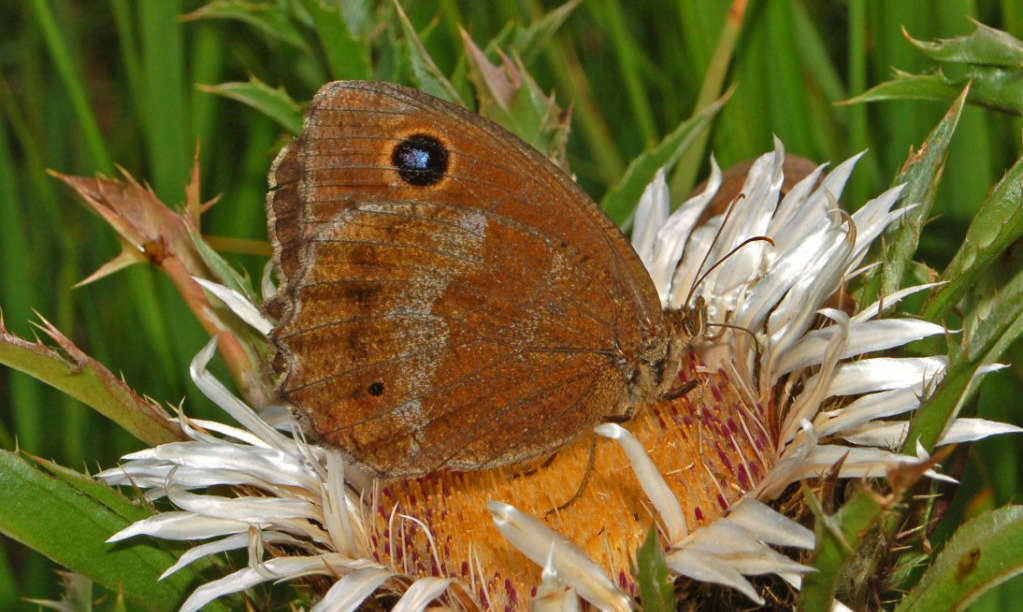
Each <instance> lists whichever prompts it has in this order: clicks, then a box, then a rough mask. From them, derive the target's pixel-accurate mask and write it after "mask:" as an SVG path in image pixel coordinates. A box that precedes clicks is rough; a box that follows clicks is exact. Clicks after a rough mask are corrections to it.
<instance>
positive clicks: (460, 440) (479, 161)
mask: <svg viewBox="0 0 1023 612" xmlns="http://www.w3.org/2000/svg"><path fill="white" fill-rule="evenodd" d="M424 137H425V138H432V139H435V141H436V142H438V143H440V145H441V147H443V149H444V152H445V155H446V167H445V168H444V172H443V175H439V176H438V177H436V178H437V180H436V182H433V183H431V184H411V183H409V182H408V181H407V180H406V179H404V178H403V177H402V175H401V174H400V173H399V171H398V169H397V168H396V166H395V163H396V162H395V160H396V157H395V156H396V155H397V154H396V153H395V148H396V147H398V146H399V144H400V143H403V142H407V141H409V139H413V141H415V139H417V138H418V139H422V138H424ZM270 182H271V192H270V194H269V196H268V198H267V200H268V205H267V209H268V215H269V228H270V235H271V240H272V242H273V245H274V258H275V263H276V265H277V268H278V273H279V276H280V283H281V284H280V288H279V290H278V294H277V296H276V297H275V298H274V299H273V300H271V302H270V303H269V304H268V311H269V312H270V313H271V314H273V315H275V316H277V317H278V323H277V326H276V327H275V329H274V331H273V333H272V341H273V343H274V344H275V346H276V348H277V350H278V353H277V356H276V358H275V370H276V371H277V372H278V373H279V374H281V378H280V381H279V384H278V388H279V391H280V393H281V395H282V396H283V398H285V399H286V400H288V401H289V402H291V403H292V404H294V405H295V406H297V407H298V408H299V409H300V411H301V412H302V414H304V415H305V416H306V417H308V421H309V424H310V426H311V428H312V430H313V431H314V432H315V433H316V434H317V435H318V436H319V437H320V438H321V439H322V440H324V441H326V442H328V443H331V444H334V445H337V446H338V447H341V448H342V449H344V450H346V451H347V453H348V454H349V455H350V456H351V457H352V458H353V459H354V460H355V461H357V462H358V463H359V464H361V465H362V466H363V467H366V468H369V469H371V470H373V471H374V472H376V473H377V474H378V475H381V476H386V477H403V476H417V475H422V474H426V473H429V472H432V471H434V470H438V469H455V470H469V469H482V468H487V467H494V466H497V465H502V464H508V463H513V462H516V461H521V460H524V459H527V458H530V457H534V456H537V455H540V454H542V453H546V452H549V451H551V450H553V449H555V448H557V447H558V446H559V445H561V444H563V443H564V442H565V441H567V440H568V439H569V438H571V437H573V436H574V435H576V434H577V433H579V432H580V431H581V430H583V429H584V428H585V427H586V426H587V425H590V424H593V423H594V422H596V421H597V420H598V419H599V418H600V417H601V416H605V415H608V414H609V413H610V412H611V411H612V410H613V407H614V406H615V404H616V403H617V402H618V401H619V400H620V399H621V397H622V395H623V393H624V392H625V389H626V385H627V382H628V381H627V380H626V378H627V376H628V374H627V364H626V362H627V361H628V360H629V359H631V358H633V356H634V355H635V354H636V353H637V352H638V351H639V350H640V347H641V346H643V345H644V343H648V342H649V340H650V338H651V337H653V336H656V335H657V334H659V333H661V332H660V329H661V325H662V319H661V314H660V308H659V303H658V300H657V295H656V291H655V289H654V287H653V284H652V283H651V281H650V280H649V277H648V275H647V273H646V271H645V269H644V268H643V266H642V263H641V262H640V261H639V258H638V257H637V256H636V255H635V253H634V252H633V251H632V249H631V248H630V247H629V245H628V244H627V242H626V241H625V239H624V237H623V236H622V234H621V232H620V231H619V230H618V229H617V228H616V227H615V226H614V225H613V224H612V223H611V222H610V220H608V219H607V218H606V217H605V216H604V215H603V213H601V212H600V211H599V210H598V208H597V207H596V205H595V204H593V202H592V201H590V200H589V199H588V198H587V197H586V195H585V194H584V193H583V192H582V191H581V190H580V189H579V188H578V187H577V186H576V185H575V183H573V182H572V181H571V180H570V179H569V178H568V177H566V176H565V175H564V174H563V173H562V172H561V171H559V170H558V169H557V168H556V167H554V166H553V165H552V164H551V163H549V162H548V161H547V160H546V159H544V158H543V157H542V156H541V155H540V154H539V153H537V152H536V151H535V150H533V149H532V148H531V147H529V146H528V145H526V144H524V143H523V142H521V141H520V140H518V139H517V138H516V137H515V136H513V135H511V134H509V133H508V132H506V131H505V130H503V129H502V128H500V127H499V126H497V125H495V124H493V123H490V122H488V121H485V120H483V119H481V118H479V117H477V116H476V115H473V114H471V113H469V112H467V111H465V110H463V109H461V108H460V107H457V106H454V105H452V104H449V103H446V102H443V101H441V100H438V99H436V98H433V97H431V96H428V95H426V94H423V93H420V92H417V91H415V90H411V89H407V88H404V87H400V86H396V85H390V84H385V83H369V82H336V83H330V84H328V85H326V86H324V87H323V88H322V89H321V90H320V92H319V93H318V94H317V96H316V98H315V99H314V100H313V102H312V104H311V107H310V110H309V113H308V115H307V118H306V122H305V127H304V131H303V133H302V135H301V137H299V138H298V139H297V140H296V141H295V142H293V143H292V144H291V145H290V146H289V148H288V149H286V150H285V151H283V152H282V153H281V155H280V156H279V157H278V159H277V161H276V162H275V164H274V170H273V171H272V172H271V175H270Z"/></svg>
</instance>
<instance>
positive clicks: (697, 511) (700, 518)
mask: <svg viewBox="0 0 1023 612" xmlns="http://www.w3.org/2000/svg"><path fill="white" fill-rule="evenodd" d="M693 516H695V517H696V520H698V521H703V510H700V507H699V506H696V507H694V508H693Z"/></svg>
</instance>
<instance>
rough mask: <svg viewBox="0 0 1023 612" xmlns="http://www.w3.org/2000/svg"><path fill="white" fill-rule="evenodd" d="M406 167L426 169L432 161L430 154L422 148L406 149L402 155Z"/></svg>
mask: <svg viewBox="0 0 1023 612" xmlns="http://www.w3.org/2000/svg"><path fill="white" fill-rule="evenodd" d="M402 161H403V162H405V167H406V168H419V169H424V168H426V167H427V165H428V164H429V163H430V154H429V153H428V152H426V151H424V150H422V149H412V150H410V151H406V152H405V155H404V156H403V157H402Z"/></svg>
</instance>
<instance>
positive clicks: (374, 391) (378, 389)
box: [367, 381, 384, 397]
mask: <svg viewBox="0 0 1023 612" xmlns="http://www.w3.org/2000/svg"><path fill="white" fill-rule="evenodd" d="M367 390H368V391H369V394H370V395H373V396H377V397H379V396H381V395H383V394H384V383H382V382H380V381H377V382H375V383H372V384H370V386H369V389H367Z"/></svg>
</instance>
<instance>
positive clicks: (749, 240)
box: [686, 236, 774, 304]
mask: <svg viewBox="0 0 1023 612" xmlns="http://www.w3.org/2000/svg"><path fill="white" fill-rule="evenodd" d="M752 242H767V243H769V244H770V245H771V246H774V240H771V238H770V236H753V237H751V238H747V239H745V240H743V241H742V242H740V243H739V244H737V245H736V246H735V248H733V249H732V250H731V251H728V252H727V253H725V254H724V256H722V257H721V259H719V260H717V261H715V262H714V265H712V266H711V267H709V268H707V271H706V272H704V273H703V274H701V275H700V276H699V277H698V278H697V279H696V281H695V282H694V283H693V286H692V287H690V288H689V295H687V296H686V304H689V300H690V299H691V298H692V297H693V292H694V291H696V288H697V287H699V286H700V283H702V282H703V281H704V280H706V278H707V276H708V275H709V274H710V273H711V272H713V271H714V269H715V268H717V267H718V266H720V265H721V264H723V263H725V261H726V260H727V259H728V258H729V257H731V256H732V255H735V253H736V251H738V250H739V249H741V248H742V247H744V246H746V245H747V244H750V243H752ZM700 267H703V265H702V264H701V265H700Z"/></svg>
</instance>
